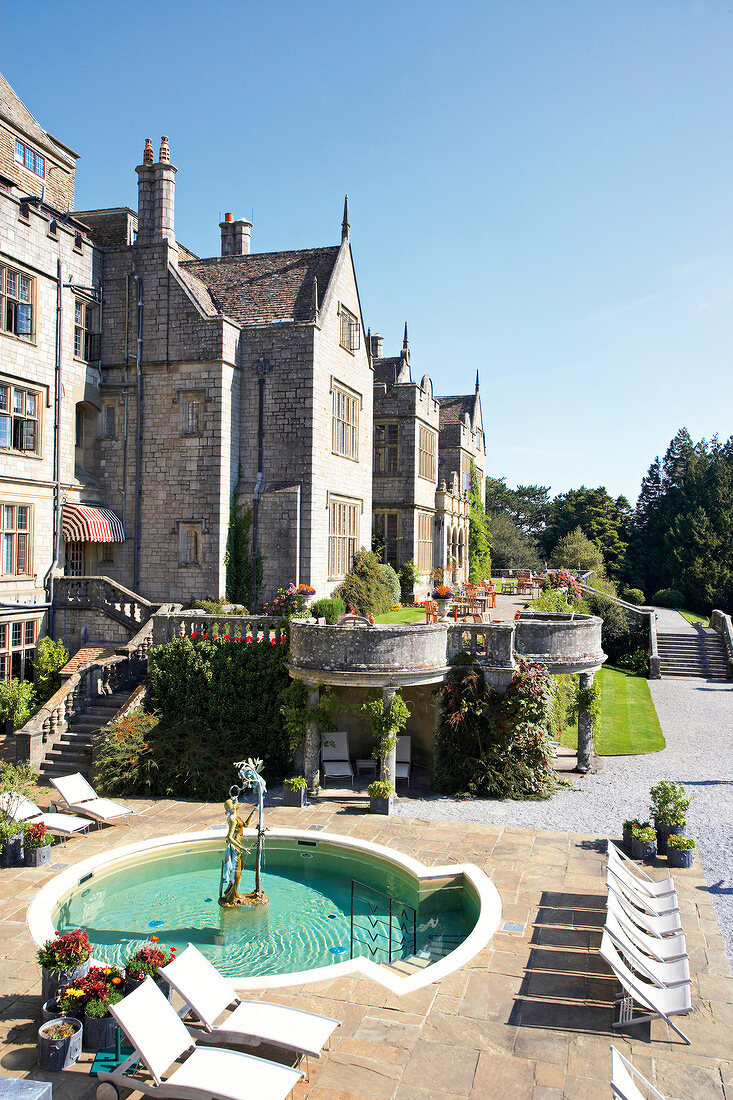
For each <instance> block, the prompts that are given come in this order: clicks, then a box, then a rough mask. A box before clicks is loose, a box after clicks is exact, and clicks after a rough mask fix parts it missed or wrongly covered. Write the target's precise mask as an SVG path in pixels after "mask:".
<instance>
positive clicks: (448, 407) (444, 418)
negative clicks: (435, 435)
mask: <svg viewBox="0 0 733 1100" xmlns="http://www.w3.org/2000/svg"><path fill="white" fill-rule="evenodd" d="M435 400H436V401H437V402H438V404H439V405H440V427H441V428H445V427H447V426H448V424H458V423H459V421H460V420H461V418H462V417H463V416H464V415H466V416H467V417H468V422H469V424H471V425H473V416H474V409H475V407H476V394H475V393H466V394H458V395H454V396H452V397H436V398H435Z"/></svg>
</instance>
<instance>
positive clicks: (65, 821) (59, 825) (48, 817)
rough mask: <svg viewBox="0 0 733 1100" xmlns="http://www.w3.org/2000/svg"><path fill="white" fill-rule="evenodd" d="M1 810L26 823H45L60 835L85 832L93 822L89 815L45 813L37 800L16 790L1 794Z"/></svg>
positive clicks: (50, 829)
mask: <svg viewBox="0 0 733 1100" xmlns="http://www.w3.org/2000/svg"><path fill="white" fill-rule="evenodd" d="M0 810H3V812H4V813H6V814H7V815H8V817H12V819H13V821H22V822H23V824H24V825H45V826H46V828H47V829H48V831H49V832H50V833H58V834H59V835H60V836H72V835H73V834H74V833H84V832H86V831H87V829H88V828H89V826H90V825H91V824H92V823H91V821H90V820H89V818H88V817H86V818H85V817H74V816H73V815H72V814H44V813H43V811H42V810H41V808H40V807H39V806H36V804H35V802H31V800H30V798H26V797H25V795H23V794H18V793H17V792H16V791H6V792H5V794H1V795H0Z"/></svg>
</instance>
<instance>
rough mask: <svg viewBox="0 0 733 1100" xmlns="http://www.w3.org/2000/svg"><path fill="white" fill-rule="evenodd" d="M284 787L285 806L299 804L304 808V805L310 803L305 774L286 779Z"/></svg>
mask: <svg viewBox="0 0 733 1100" xmlns="http://www.w3.org/2000/svg"><path fill="white" fill-rule="evenodd" d="M284 787H285V790H284V791H283V806H298V807H300V808H301V809H302V808H303V806H307V805H308V801H307V799H306V782H305V776H304V775H294V776H292V777H291V778H290V779H286V780H285V783H284Z"/></svg>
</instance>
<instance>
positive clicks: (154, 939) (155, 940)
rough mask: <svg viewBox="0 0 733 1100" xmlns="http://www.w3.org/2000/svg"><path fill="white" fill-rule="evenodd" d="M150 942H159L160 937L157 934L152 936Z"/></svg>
mask: <svg viewBox="0 0 733 1100" xmlns="http://www.w3.org/2000/svg"><path fill="white" fill-rule="evenodd" d="M150 942H151V943H157V942H158V937H157V936H151V937H150Z"/></svg>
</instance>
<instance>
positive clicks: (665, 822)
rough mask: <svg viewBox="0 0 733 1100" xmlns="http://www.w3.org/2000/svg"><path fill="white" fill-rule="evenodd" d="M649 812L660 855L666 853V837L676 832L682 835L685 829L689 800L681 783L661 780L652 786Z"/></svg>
mask: <svg viewBox="0 0 733 1100" xmlns="http://www.w3.org/2000/svg"><path fill="white" fill-rule="evenodd" d="M649 794H650V797H651V806H650V812H651V815H652V817H653V818H654V827H655V829H656V831H657V851H658V852H659V854H660V856H664V855H666V854H667V838H668V837H670V836H671V835H672V833H676V834H677V836H684V834H685V833H686V831H687V811H688V810H689V808H690V800H689V798H687V797H686V792H685V788H684V786H683V785H682V783H670V782H668V781H667V780H663V781H662V782H661V783H657V784H656V786H654V787H652V789H651V790H650V792H649Z"/></svg>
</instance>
